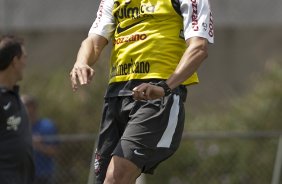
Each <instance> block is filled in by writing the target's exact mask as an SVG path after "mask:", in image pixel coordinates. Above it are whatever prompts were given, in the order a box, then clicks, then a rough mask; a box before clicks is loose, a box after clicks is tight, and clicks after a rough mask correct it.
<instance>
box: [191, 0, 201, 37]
mask: <svg viewBox="0 0 282 184" xmlns="http://www.w3.org/2000/svg"><path fill="white" fill-rule="evenodd" d="M191 3H192V17H191V18H192V28H193V30H194V31H199V26H198V3H197V0H191Z"/></svg>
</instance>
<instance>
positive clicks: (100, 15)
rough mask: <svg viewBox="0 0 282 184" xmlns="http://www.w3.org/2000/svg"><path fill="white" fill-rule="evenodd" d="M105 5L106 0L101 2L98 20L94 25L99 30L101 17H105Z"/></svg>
mask: <svg viewBox="0 0 282 184" xmlns="http://www.w3.org/2000/svg"><path fill="white" fill-rule="evenodd" d="M104 4H105V0H101V3H100V6H99V9H98V12H97V19H96V20H95V23H94V28H97V27H98V25H99V23H100V22H101V17H102V15H103V9H104Z"/></svg>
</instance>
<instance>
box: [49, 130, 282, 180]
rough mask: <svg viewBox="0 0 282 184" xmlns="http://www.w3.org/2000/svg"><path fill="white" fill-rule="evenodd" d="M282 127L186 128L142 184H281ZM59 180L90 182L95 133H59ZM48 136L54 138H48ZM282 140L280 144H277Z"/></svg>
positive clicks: (57, 175) (57, 174)
mask: <svg viewBox="0 0 282 184" xmlns="http://www.w3.org/2000/svg"><path fill="white" fill-rule="evenodd" d="M281 136H282V132H247V133H240V132H202V133H201V132H198V133H186V134H184V135H183V141H182V144H181V146H180V148H179V150H178V151H177V152H176V154H175V155H174V156H172V157H171V158H170V159H168V160H167V161H166V162H164V163H162V164H160V166H159V167H158V169H157V170H156V172H155V174H154V175H146V176H142V181H141V180H140V181H139V183H142V184H145V183H146V184H279V182H280V181H281V180H280V173H281V162H282V158H281V157H282V152H281V151H282V150H281V149H282V145H281V144H282V141H281V140H282V139H281ZM51 138H52V139H56V140H58V141H59V145H58V147H57V155H56V156H55V158H54V159H55V162H56V170H55V173H54V179H55V182H54V183H55V184H87V183H89V184H90V183H91V184H93V183H94V182H93V181H92V180H93V179H94V177H95V176H93V175H92V173H93V172H92V171H90V168H91V167H90V165H91V164H90V163H91V157H92V152H93V148H94V144H95V136H94V135H89V134H83V135H82V134H80V135H59V136H57V137H51ZM48 139H50V137H49V138H48ZM279 145H280V146H279Z"/></svg>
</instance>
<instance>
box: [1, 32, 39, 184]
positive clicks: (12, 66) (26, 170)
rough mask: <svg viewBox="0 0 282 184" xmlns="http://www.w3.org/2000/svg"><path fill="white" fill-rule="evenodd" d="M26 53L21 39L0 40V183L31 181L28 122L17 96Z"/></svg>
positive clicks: (3, 37)
mask: <svg viewBox="0 0 282 184" xmlns="http://www.w3.org/2000/svg"><path fill="white" fill-rule="evenodd" d="M26 58H27V53H26V50H25V47H24V43H23V40H22V39H19V38H17V37H15V36H2V37H0V183H1V184H31V183H32V181H33V178H34V163H33V156H32V154H33V153H32V152H33V151H32V141H31V131H30V123H29V121H28V115H27V113H26V110H25V107H24V105H23V104H22V102H21V99H20V97H19V86H18V84H17V83H18V82H19V81H20V80H22V79H23V70H24V68H25V65H26Z"/></svg>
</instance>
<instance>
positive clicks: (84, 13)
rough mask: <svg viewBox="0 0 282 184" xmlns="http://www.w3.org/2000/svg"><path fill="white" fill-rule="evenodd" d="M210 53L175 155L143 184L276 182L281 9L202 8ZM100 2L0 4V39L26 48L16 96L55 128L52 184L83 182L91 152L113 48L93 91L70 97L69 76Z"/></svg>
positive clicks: (239, 1) (280, 151)
mask: <svg viewBox="0 0 282 184" xmlns="http://www.w3.org/2000/svg"><path fill="white" fill-rule="evenodd" d="M210 3H211V6H212V10H213V16H214V21H215V44H213V45H210V47H209V57H208V59H207V60H206V61H205V62H204V63H203V65H202V66H201V68H200V69H199V76H200V84H199V85H194V86H190V87H189V88H188V91H189V95H188V100H187V102H186V104H185V105H186V111H187V117H186V125H185V133H184V135H183V142H182V144H181V147H180V149H179V150H178V151H177V153H176V154H175V155H174V156H173V157H171V158H170V159H169V160H168V161H167V162H164V163H162V164H161V165H160V166H159V168H158V169H157V170H156V173H155V175H153V176H147V175H146V176H145V177H144V178H143V179H142V181H140V183H143V184H144V183H146V184H270V183H271V184H279V183H282V177H280V175H281V165H282V113H281V112H282V11H281V9H282V1H281V0H270V1H267V0H210ZM98 6H99V1H98V0H83V1H76V0H60V1H58V0H48V1H43V0H0V35H3V34H15V35H18V36H20V37H22V38H24V40H25V45H26V48H27V51H28V64H27V68H26V73H25V78H24V80H23V81H22V82H21V83H20V85H21V93H27V94H31V95H34V96H35V97H36V98H37V99H38V101H39V107H40V109H39V114H40V116H42V117H48V118H50V119H52V120H53V121H54V122H55V125H56V127H57V129H58V134H57V135H56V136H52V137H50V136H49V137H47V138H46V139H56V140H57V141H58V142H59V143H58V144H57V148H56V149H57V151H56V155H55V156H54V159H55V164H56V167H55V171H54V183H55V184H59V183H60V184H84V183H91V181H92V179H93V177H94V176H93V172H92V171H90V168H92V167H91V158H92V152H93V149H94V144H95V139H96V134H97V132H98V129H99V123H100V118H101V112H102V103H103V95H104V92H105V88H106V86H107V80H108V65H109V57H110V52H109V51H110V49H111V44H109V45H108V46H107V48H106V49H105V50H104V51H103V54H102V55H101V57H100V61H99V62H98V63H97V64H96V65H95V67H94V68H95V70H96V76H95V78H94V80H93V81H92V83H91V84H90V85H89V86H88V87H85V88H83V89H80V90H79V91H77V92H75V93H74V92H72V90H71V86H70V81H69V72H70V70H71V68H72V66H73V64H74V62H75V59H76V55H77V51H78V49H79V47H80V43H81V41H82V40H83V39H84V38H86V37H87V34H88V30H89V28H90V26H91V24H92V23H93V21H94V19H95V17H96V11H97V9H98Z"/></svg>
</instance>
